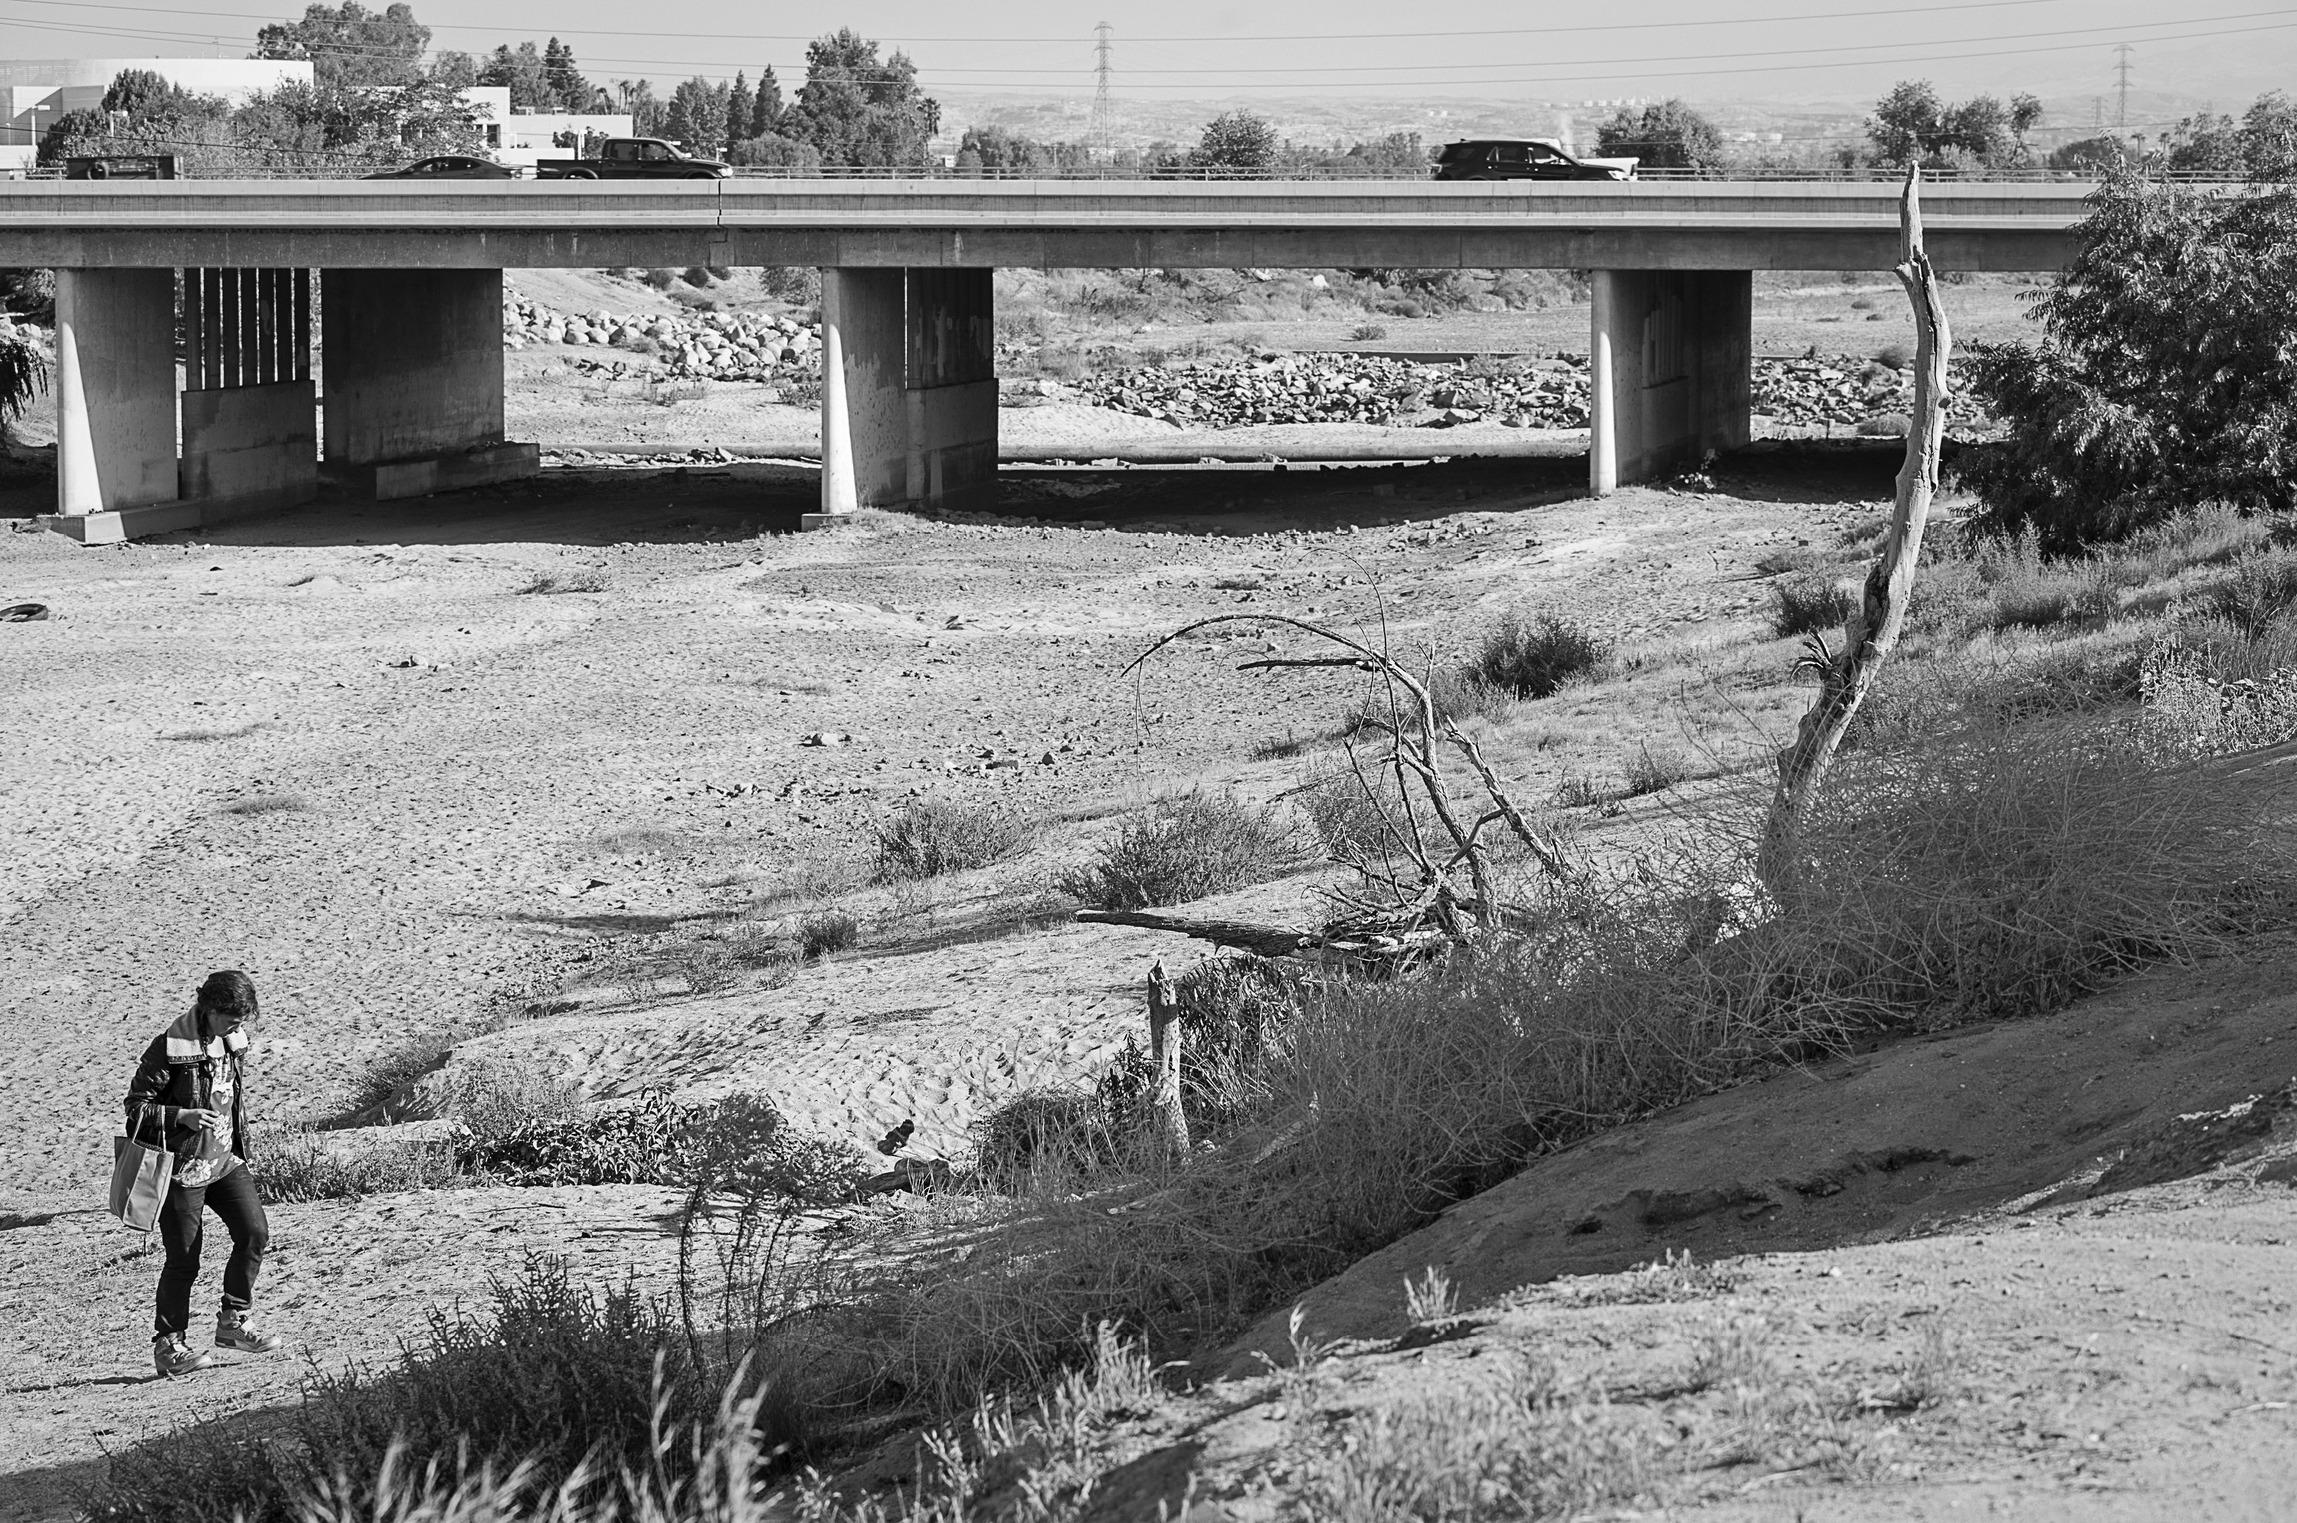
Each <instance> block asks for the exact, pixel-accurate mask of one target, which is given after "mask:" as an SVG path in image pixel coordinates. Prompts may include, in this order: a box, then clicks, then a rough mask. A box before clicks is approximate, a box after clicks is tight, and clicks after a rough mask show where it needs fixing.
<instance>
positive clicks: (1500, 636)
mask: <svg viewBox="0 0 2297 1523" xmlns="http://www.w3.org/2000/svg"><path fill="white" fill-rule="evenodd" d="M1609 660H1610V648H1609V647H1608V646H1607V645H1605V644H1604V643H1603V642H1602V641H1601V640H1599V639H1597V638H1596V637H1595V636H1593V635H1591V634H1589V633H1588V632H1587V631H1586V630H1584V629H1581V628H1580V627H1579V626H1578V625H1576V624H1573V623H1570V622H1569V621H1568V620H1564V619H1560V618H1557V617H1556V616H1555V615H1553V614H1541V615H1540V616H1539V617H1538V618H1536V619H1526V618H1524V617H1523V616H1521V615H1520V614H1510V615H1508V617H1507V619H1506V621H1505V622H1503V623H1502V624H1500V625H1499V626H1498V627H1497V628H1496V629H1493V630H1492V631H1490V632H1489V633H1488V634H1486V635H1485V636H1484V638H1483V643H1482V645H1481V646H1480V647H1479V648H1478V649H1477V651H1476V654H1475V656H1474V658H1473V659H1472V660H1470V661H1469V662H1468V664H1467V671H1468V674H1469V675H1470V676H1473V677H1475V678H1476V679H1478V680H1479V681H1481V682H1483V683H1484V684H1485V685H1486V686H1488V687H1490V688H1493V689H1494V690H1496V691H1499V692H1503V693H1509V694H1512V695H1514V696H1515V697H1518V698H1545V697H1548V696H1549V695H1550V694H1552V693H1553V692H1554V691H1555V690H1556V689H1557V688H1559V687H1561V686H1563V684H1564V683H1566V682H1569V681H1570V680H1572V679H1573V678H1574V677H1584V676H1592V675H1594V674H1596V673H1598V672H1600V671H1602V670H1603V668H1604V666H1605V665H1606V664H1607V663H1608V662H1609Z"/></svg>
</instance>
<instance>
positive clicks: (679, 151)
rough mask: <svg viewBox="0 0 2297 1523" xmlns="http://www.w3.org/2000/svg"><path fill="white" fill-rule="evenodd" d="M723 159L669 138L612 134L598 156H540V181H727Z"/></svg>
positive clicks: (536, 168) (537, 166)
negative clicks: (694, 151)
mask: <svg viewBox="0 0 2297 1523" xmlns="http://www.w3.org/2000/svg"><path fill="white" fill-rule="evenodd" d="M733 172H734V171H733V170H732V169H731V168H730V167H728V166H727V164H726V163H725V161H724V160H722V159H697V158H694V157H692V156H691V155H689V154H688V153H687V152H686V150H685V149H684V148H682V147H680V146H679V145H678V144H676V143H673V142H671V141H670V140H669V139H667V138H658V137H610V138H608V139H607V140H606V141H605V142H604V143H602V144H600V145H599V149H598V157H597V158H595V159H539V160H537V161H536V162H535V166H534V177H535V178H536V179H538V180H723V179H725V178H726V177H727V176H728V175H730V174H732V173H733Z"/></svg>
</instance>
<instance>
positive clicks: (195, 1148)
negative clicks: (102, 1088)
mask: <svg viewBox="0 0 2297 1523" xmlns="http://www.w3.org/2000/svg"><path fill="white" fill-rule="evenodd" d="M255 1018H256V1003H255V984H254V981H253V980H251V979H250V978H249V977H248V976H247V975H246V974H244V973H241V972H237V971H232V970H227V971H224V972H220V973H210V974H209V975H208V976H207V980H206V981H205V982H204V983H202V984H201V985H200V986H199V995H198V997H197V998H196V999H195V1000H194V1001H193V1002H192V1007H191V1008H190V1009H189V1010H187V1011H185V1012H184V1013H183V1014H182V1015H180V1016H178V1017H177V1018H176V1021H175V1024H173V1025H171V1026H169V1027H168V1029H167V1030H165V1031H163V1032H161V1033H160V1034H159V1035H158V1036H156V1037H153V1038H152V1043H151V1045H150V1046H149V1047H146V1048H145V1049H144V1055H143V1057H142V1058H141V1059H140V1060H139V1061H138V1062H137V1064H136V1076H135V1078H134V1080H133V1081H132V1082H131V1083H130V1084H129V1085H128V1096H127V1111H128V1135H129V1136H131V1137H135V1138H137V1139H138V1140H140V1141H145V1142H156V1143H160V1145H161V1146H164V1147H165V1148H166V1149H167V1150H168V1151H169V1152H171V1153H173V1154H175V1179H174V1180H173V1181H172V1182H171V1183H170V1185H169V1187H168V1193H167V1199H166V1200H165V1201H164V1202H162V1204H161V1206H160V1216H159V1232H160V1245H161V1247H162V1248H164V1249H165V1250H166V1254H167V1258H166V1262H165V1263H164V1264H163V1265H162V1267H161V1269H160V1283H159V1310H158V1314H157V1316H156V1318H155V1320H154V1322H153V1324H152V1326H153V1335H152V1364H153V1366H154V1368H156V1369H157V1370H158V1371H159V1372H160V1373H161V1374H162V1375H183V1374H187V1373H189V1372H190V1371H192V1370H198V1369H204V1368H206V1367H207V1364H208V1362H209V1356H208V1354H207V1353H206V1352H205V1351H204V1350H200V1349H195V1348H193V1347H192V1346H191V1343H190V1341H189V1338H188V1336H187V1334H188V1331H189V1329H190V1326H191V1287H192V1285H193V1284H194V1283H195V1282H196V1281H197V1280H198V1279H199V1255H200V1240H201V1238H202V1236H203V1235H204V1233H203V1229H204V1227H205V1225H206V1221H205V1216H204V1213H205V1212H208V1211H213V1212H214V1213H215V1216H216V1220H218V1221H220V1222H222V1223H223V1225H224V1229H225V1230H226V1231H228V1232H229V1233H230V1234H231V1259H230V1261H229V1262H228V1263H226V1264H225V1265H224V1268H223V1304H222V1307H221V1308H220V1309H219V1310H218V1311H217V1312H216V1314H215V1346H216V1347H217V1348H225V1349H237V1350H239V1351H241V1352H242V1353H249V1354H268V1353H271V1352H273V1351H274V1350H276V1349H277V1348H278V1347H279V1337H278V1335H277V1334H276V1333H269V1332H266V1331H264V1330H263V1329H262V1328H261V1327H260V1326H258V1325H257V1323H256V1320H255V1281H256V1277H257V1276H258V1275H260V1274H261V1273H262V1272H263V1254H264V1250H265V1249H267V1248H268V1247H270V1245H271V1224H270V1223H269V1222H268V1221H267V1220H265V1218H264V1215H263V1202H262V1201H261V1200H259V1199H257V1197H256V1193H255V1175H254V1172H253V1171H252V1170H251V1169H250V1168H249V1166H248V1161H247V1120H246V1112H247V1107H246V1073H245V1068H244V1065H243V1062H242V1059H243V1057H244V1056H245V1054H246V1052H247V1028H248V1027H249V1026H251V1025H253V1024H254V1022H255ZM163 1138H164V1139H165V1140H164V1142H163V1141H162V1139H163Z"/></svg>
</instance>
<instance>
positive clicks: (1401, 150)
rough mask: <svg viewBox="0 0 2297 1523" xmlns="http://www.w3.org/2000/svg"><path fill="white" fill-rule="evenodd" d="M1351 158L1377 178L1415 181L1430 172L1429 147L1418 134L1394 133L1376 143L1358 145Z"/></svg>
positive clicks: (1352, 146) (1349, 153) (1350, 152)
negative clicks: (1382, 176) (1386, 176)
mask: <svg viewBox="0 0 2297 1523" xmlns="http://www.w3.org/2000/svg"><path fill="white" fill-rule="evenodd" d="M1348 157H1349V158H1351V159H1355V160H1357V161H1358V163H1359V165H1360V167H1362V168H1364V169H1367V170H1370V171H1371V172H1372V173H1374V174H1383V175H1395V176H1398V177H1405V178H1412V177H1419V176H1424V175H1425V174H1427V172H1428V150H1427V146H1426V145H1425V144H1423V143H1422V142H1421V141H1420V135H1419V134H1418V133H1416V132H1391V133H1389V134H1388V135H1387V136H1386V137H1384V138H1381V139H1380V140H1379V141H1378V142H1376V143H1356V144H1353V145H1351V146H1350V147H1349V149H1348Z"/></svg>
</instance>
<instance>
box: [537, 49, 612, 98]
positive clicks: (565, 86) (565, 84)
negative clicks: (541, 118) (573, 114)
mask: <svg viewBox="0 0 2297 1523" xmlns="http://www.w3.org/2000/svg"><path fill="white" fill-rule="evenodd" d="M542 81H543V87H544V92H545V94H546V96H547V97H548V99H549V102H550V105H549V109H551V110H553V111H588V110H589V109H590V108H591V106H592V105H593V104H594V99H595V97H596V96H597V94H598V92H597V91H596V90H593V89H592V88H591V87H590V81H589V80H587V79H584V78H583V77H582V70H581V68H580V67H579V66H577V65H576V63H575V61H574V49H573V47H572V46H571V45H569V44H567V43H563V42H560V41H559V40H558V39H557V38H556V37H553V38H551V39H550V41H548V42H546V43H544V44H543V47H542Z"/></svg>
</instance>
